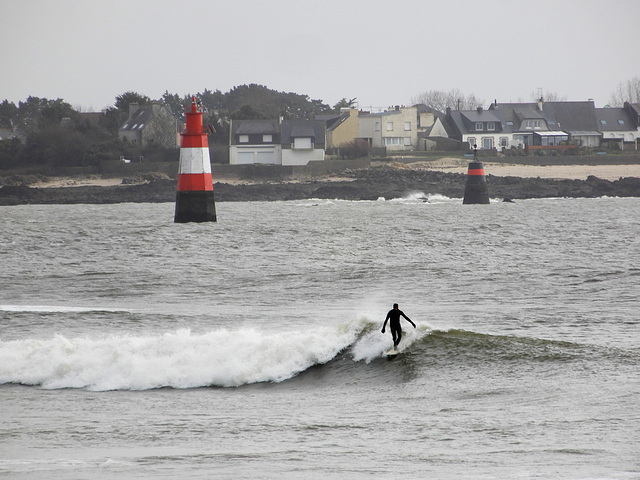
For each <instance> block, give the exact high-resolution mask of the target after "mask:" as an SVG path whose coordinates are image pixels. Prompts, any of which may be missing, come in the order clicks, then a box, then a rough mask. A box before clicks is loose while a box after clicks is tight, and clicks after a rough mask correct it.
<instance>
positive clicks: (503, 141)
mask: <svg viewBox="0 0 640 480" xmlns="http://www.w3.org/2000/svg"><path fill="white" fill-rule="evenodd" d="M500 146H501V147H508V146H509V137H500Z"/></svg>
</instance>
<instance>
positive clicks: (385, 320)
mask: <svg viewBox="0 0 640 480" xmlns="http://www.w3.org/2000/svg"><path fill="white" fill-rule="evenodd" d="M388 320H389V314H388V313H387V318H385V319H384V323H383V324H382V333H384V327H386V326H387V321H388Z"/></svg>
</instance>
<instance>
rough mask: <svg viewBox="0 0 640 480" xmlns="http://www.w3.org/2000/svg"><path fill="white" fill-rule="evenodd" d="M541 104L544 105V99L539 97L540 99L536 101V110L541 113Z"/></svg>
mask: <svg viewBox="0 0 640 480" xmlns="http://www.w3.org/2000/svg"><path fill="white" fill-rule="evenodd" d="M543 104H544V99H543V98H542V97H540V99H539V100H538V110H540V111H542V106H543Z"/></svg>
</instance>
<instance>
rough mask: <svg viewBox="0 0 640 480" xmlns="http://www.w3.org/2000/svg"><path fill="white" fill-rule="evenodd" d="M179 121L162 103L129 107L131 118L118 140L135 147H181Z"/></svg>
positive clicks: (119, 134) (123, 127) (119, 133)
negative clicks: (178, 133)
mask: <svg viewBox="0 0 640 480" xmlns="http://www.w3.org/2000/svg"><path fill="white" fill-rule="evenodd" d="M177 132H178V121H177V119H176V118H175V117H174V116H173V113H172V112H171V110H170V109H169V108H168V107H167V106H165V105H161V104H160V103H153V104H151V105H145V106H140V105H138V104H137V103H132V104H130V105H129V118H127V121H126V122H125V123H124V124H123V125H122V126H121V127H120V129H119V130H118V138H120V140H122V141H127V142H130V143H132V144H134V145H140V146H143V147H147V146H150V145H160V146H162V147H166V148H170V147H177V146H179V145H180V143H179V141H178V140H177V139H178V135H177Z"/></svg>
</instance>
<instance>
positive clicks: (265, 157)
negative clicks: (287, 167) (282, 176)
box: [258, 152, 275, 164]
mask: <svg viewBox="0 0 640 480" xmlns="http://www.w3.org/2000/svg"><path fill="white" fill-rule="evenodd" d="M258 163H270V164H271V163H275V162H274V161H273V152H258Z"/></svg>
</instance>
